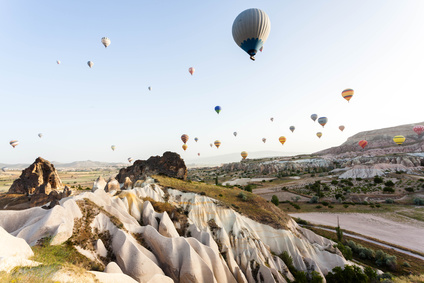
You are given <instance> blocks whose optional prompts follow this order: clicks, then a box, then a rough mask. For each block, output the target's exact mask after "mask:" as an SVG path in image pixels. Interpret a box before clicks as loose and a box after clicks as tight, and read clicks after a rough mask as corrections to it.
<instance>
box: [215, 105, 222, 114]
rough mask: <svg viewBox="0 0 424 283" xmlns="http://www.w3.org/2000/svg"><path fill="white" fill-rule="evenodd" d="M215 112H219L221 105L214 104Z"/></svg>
mask: <svg viewBox="0 0 424 283" xmlns="http://www.w3.org/2000/svg"><path fill="white" fill-rule="evenodd" d="M215 112H216V113H218V114H219V112H221V106H215Z"/></svg>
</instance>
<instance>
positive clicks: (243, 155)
mask: <svg viewBox="0 0 424 283" xmlns="http://www.w3.org/2000/svg"><path fill="white" fill-rule="evenodd" d="M241 157H243V160H244V159H246V157H247V151H242V152H241Z"/></svg>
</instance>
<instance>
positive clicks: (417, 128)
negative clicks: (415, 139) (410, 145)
mask: <svg viewBox="0 0 424 283" xmlns="http://www.w3.org/2000/svg"><path fill="white" fill-rule="evenodd" d="M414 132H415V133H417V135H418V136H421V135H422V134H423V133H424V126H422V125H417V126H415V127H414Z"/></svg>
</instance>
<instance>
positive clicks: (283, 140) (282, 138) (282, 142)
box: [278, 136, 287, 145]
mask: <svg viewBox="0 0 424 283" xmlns="http://www.w3.org/2000/svg"><path fill="white" fill-rule="evenodd" d="M278 140H279V141H280V142H281V144H283V145H284V143H285V142H286V140H287V139H286V137H284V136H281V137H280V138H279V139H278Z"/></svg>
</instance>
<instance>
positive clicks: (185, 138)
mask: <svg viewBox="0 0 424 283" xmlns="http://www.w3.org/2000/svg"><path fill="white" fill-rule="evenodd" d="M181 140H182V141H183V143H184V144H185V143H187V141H188V135H186V134H184V135H182V136H181Z"/></svg>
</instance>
